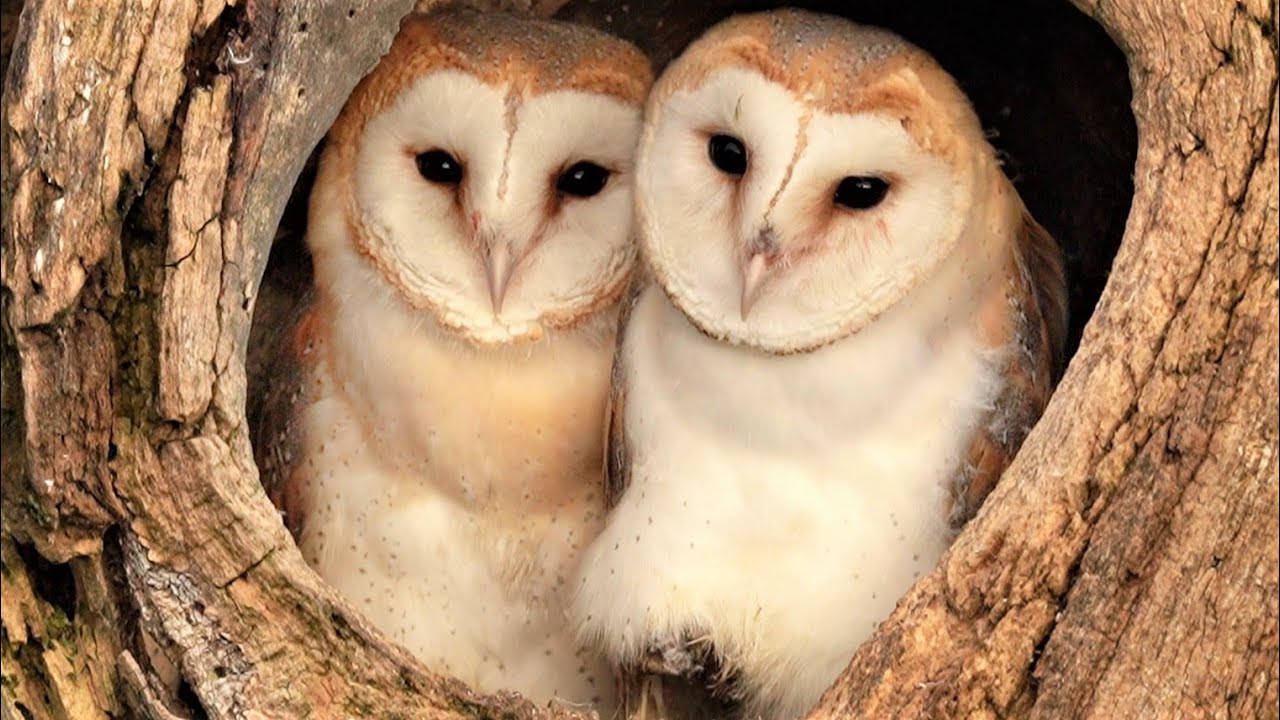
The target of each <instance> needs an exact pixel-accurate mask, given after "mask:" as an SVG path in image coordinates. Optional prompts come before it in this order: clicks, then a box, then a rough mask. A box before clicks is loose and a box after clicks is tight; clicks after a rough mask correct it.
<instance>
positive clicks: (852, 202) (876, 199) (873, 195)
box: [835, 177, 889, 210]
mask: <svg viewBox="0 0 1280 720" xmlns="http://www.w3.org/2000/svg"><path fill="white" fill-rule="evenodd" d="M887 192H889V183H887V182H885V181H884V180H882V179H880V178H878V177H847V178H845V179H843V180H841V181H840V184H839V185H838V186H836V198H835V200H836V204H837V205H843V206H845V207H847V208H849V209H850V210H867V209H869V208H873V207H875V206H877V205H879V204H880V201H881V200H884V196H885V193H887Z"/></svg>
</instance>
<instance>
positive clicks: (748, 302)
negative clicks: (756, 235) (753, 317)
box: [738, 253, 769, 320]
mask: <svg viewBox="0 0 1280 720" xmlns="http://www.w3.org/2000/svg"><path fill="white" fill-rule="evenodd" d="M768 268H769V258H768V257H766V256H765V254H764V253H756V254H754V255H752V256H751V259H750V260H748V261H747V264H746V265H744V266H743V268H742V303H741V304H740V305H739V306H738V310H739V312H741V313H742V319H743V320H746V319H747V316H748V315H750V314H751V306H752V305H755V304H756V297H758V296H759V295H760V284H761V281H762V280H764V276H765V271H766V270H768Z"/></svg>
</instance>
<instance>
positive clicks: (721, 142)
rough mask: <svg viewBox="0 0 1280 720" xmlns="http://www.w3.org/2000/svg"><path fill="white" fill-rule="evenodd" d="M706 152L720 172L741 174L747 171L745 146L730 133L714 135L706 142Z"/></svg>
mask: <svg viewBox="0 0 1280 720" xmlns="http://www.w3.org/2000/svg"><path fill="white" fill-rule="evenodd" d="M707 152H708V153H709V154H710V155H711V162H712V163H713V164H714V165H715V166H716V167H718V168H720V171H721V172H725V173H728V174H730V175H742V174H743V173H745V172H746V171H747V148H746V146H745V145H743V144H742V141H741V140H739V139H738V138H736V137H733V136H731V135H715V136H713V137H712V138H711V142H710V143H708V144H707Z"/></svg>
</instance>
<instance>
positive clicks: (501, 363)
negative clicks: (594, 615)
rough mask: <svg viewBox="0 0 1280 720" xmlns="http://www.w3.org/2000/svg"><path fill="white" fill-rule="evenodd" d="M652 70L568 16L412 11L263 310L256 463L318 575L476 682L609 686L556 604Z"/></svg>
mask: <svg viewBox="0 0 1280 720" xmlns="http://www.w3.org/2000/svg"><path fill="white" fill-rule="evenodd" d="M650 81H651V71H650V69H649V65H648V61H647V60H646V58H645V57H644V56H643V55H642V54H641V53H640V52H639V51H638V50H636V49H635V48H634V47H632V46H631V45H629V44H627V43H625V42H622V41H620V40H617V39H614V38H612V37H609V36H607V35H604V34H602V33H599V32H596V31H592V30H588V29H586V28H582V27H576V26H571V25H567V24H562V23H557V22H552V21H544V20H535V19H529V18H522V17H516V16H512V15H507V14H501V13H482V12H477V11H473V10H467V9H443V10H436V11H432V12H429V13H426V14H419V15H413V16H410V17H409V18H408V19H407V20H406V21H405V22H404V25H403V26H402V28H401V31H400V33H399V35H398V36H397V37H396V39H395V41H394V43H393V44H392V47H391V49H390V51H389V53H388V54H387V55H386V57H385V58H383V59H382V61H381V62H380V63H379V65H378V66H377V67H376V68H375V69H374V70H373V71H372V72H371V74H370V75H369V76H368V77H366V78H365V79H364V80H363V81H362V82H361V83H360V85H359V86H358V87H357V88H356V90H355V92H354V94H353V95H352V96H351V98H350V100H349V101H348V102H347V104H346V106H345V108H344V109H343V111H342V113H341V115H340V116H339V118H338V120H337V122H336V123H335V125H334V126H333V128H332V130H331V131H330V133H329V135H328V139H327V144H326V146H325V149H324V152H323V156H322V158H321V161H320V166H319V171H318V176H317V179H316V183H315V187H314V190H313V192H312V195H311V206H310V216H309V223H308V228H307V237H306V240H307V245H308V247H309V248H310V251H311V255H312V258H313V261H314V268H315V290H314V298H313V300H312V301H311V302H310V303H309V304H308V305H307V306H306V310H305V312H304V313H303V314H302V315H301V318H300V319H299V321H298V322H297V324H296V325H295V326H294V327H292V328H290V329H287V330H285V331H282V332H280V333H278V336H279V337H281V338H284V337H288V338H289V341H288V342H282V343H280V344H279V347H280V348H281V349H280V351H279V358H278V360H279V363H278V364H279V365H280V366H281V367H289V368H291V370H290V371H288V372H286V371H283V370H282V371H281V372H280V374H279V375H278V376H277V377H276V379H275V380H274V381H273V382H269V383H267V393H268V396H267V401H266V402H265V403H264V404H265V405H266V406H267V407H266V408H265V409H264V410H263V411H262V412H261V413H260V414H261V415H263V417H264V421H263V422H261V423H260V424H259V428H258V430H257V434H258V437H259V438H261V439H262V442H258V443H257V448H258V451H259V458H260V465H261V466H262V468H263V472H264V474H265V475H267V476H268V478H267V480H268V486H269V487H271V488H273V489H274V490H275V495H276V497H277V499H278V501H279V502H280V504H281V505H282V507H283V509H284V511H285V515H286V520H287V521H288V523H289V524H290V526H291V528H292V529H293V530H294V531H295V533H296V535H297V537H298V543H299V546H300V548H301V550H302V553H303V555H304V557H305V558H306V559H307V561H308V562H309V563H310V564H311V565H312V566H313V567H315V569H316V570H317V571H318V572H319V574H320V575H321V576H323V577H324V578H325V579H326V580H327V581H328V582H329V583H331V584H332V585H333V586H335V587H336V588H337V589H338V590H339V591H340V592H341V594H342V595H344V596H345V597H346V598H347V599H348V600H349V601H350V602H351V604H352V605H353V606H354V607H355V608H357V609H358V610H360V611H361V612H362V613H363V614H364V616H365V617H367V618H368V619H369V620H371V621H372V623H373V624H374V625H375V626H377V627H378V628H380V629H381V630H382V631H383V632H384V633H385V634H386V635H388V636H389V637H390V638H391V639H393V640H395V641H397V642H399V643H401V644H402V645H404V646H405V647H407V648H408V649H409V650H411V651H412V652H413V653H415V654H416V655H417V656H418V657H419V658H421V659H422V660H423V661H425V662H426V663H427V665H429V666H430V667H431V668H433V669H434V670H436V671H438V672H441V673H445V674H449V675H453V676H456V677H458V678H460V679H462V680H464V681H466V682H468V683H470V684H471V685H472V686H474V687H476V688H478V689H480V690H484V691H496V690H517V691H520V692H522V693H524V694H525V695H527V696H529V697H530V698H532V699H534V700H537V701H540V702H543V701H546V700H549V699H551V698H562V699H566V700H570V701H573V702H578V703H588V702H593V701H598V700H603V701H605V702H607V698H608V696H609V695H610V694H611V692H612V688H613V681H612V678H611V676H610V675H609V673H608V671H607V668H606V667H605V666H604V665H603V664H602V663H601V662H599V661H598V660H596V659H595V658H594V657H593V656H590V655H588V654H587V653H585V652H583V651H581V650H579V648H578V647H577V645H576V643H575V638H574V635H573V630H572V628H571V627H570V625H569V624H568V621H567V618H566V605H567V600H568V597H569V591H568V590H569V588H568V578H569V577H570V576H571V575H572V573H573V571H574V568H575V567H576V564H577V560H578V557H579V555H580V552H581V550H582V549H583V548H584V547H585V545H586V543H587V542H589V541H590V540H591V539H592V538H593V537H594V536H595V535H596V534H597V533H598V532H599V530H600V527H601V525H602V522H603V513H604V509H603V506H602V501H601V490H600V485H601V462H600V458H601V457H602V452H603V450H602V445H601V443H602V433H601V427H602V424H603V418H604V412H605V405H606V397H607V392H608V387H609V373H610V367H611V364H612V358H613V353H614V348H615V345H616V343H615V334H616V328H617V317H618V305H619V301H620V298H621V295H622V293H623V290H624V288H625V286H626V282H627V279H628V277H629V275H630V273H631V270H632V265H633V263H634V259H635V255H636V250H635V245H634V241H633V235H632V185H633V183H634V180H633V178H634V168H633V163H632V157H633V152H634V149H635V145H636V141H637V138H638V136H639V133H640V129H641V116H642V105H643V102H644V98H645V96H646V92H647V90H648V87H649V83H650ZM291 380H296V381H297V386H296V387H294V386H292V385H291ZM276 401H278V402H276Z"/></svg>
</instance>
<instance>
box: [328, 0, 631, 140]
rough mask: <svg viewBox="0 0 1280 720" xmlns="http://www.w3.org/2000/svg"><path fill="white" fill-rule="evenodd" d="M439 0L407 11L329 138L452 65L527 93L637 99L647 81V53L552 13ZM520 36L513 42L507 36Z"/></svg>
mask: <svg viewBox="0 0 1280 720" xmlns="http://www.w3.org/2000/svg"><path fill="white" fill-rule="evenodd" d="M478 12H480V11H478V10H474V9H471V8H465V7H446V8H441V9H437V10H432V11H430V12H426V13H414V14H411V15H409V16H407V17H406V18H405V19H404V21H403V22H402V23H401V28H400V32H399V34H398V35H396V39H395V41H394V42H392V44H391V49H390V50H388V51H387V55H386V56H385V57H384V58H383V60H382V61H381V62H380V63H379V64H378V67H377V68H375V69H374V70H373V72H371V73H370V74H369V75H368V76H366V77H365V78H364V79H363V80H361V81H360V84H359V85H357V86H356V89H355V91H354V92H353V93H352V95H351V98H350V99H349V100H348V101H347V104H346V106H345V107H344V108H343V110H342V113H341V115H339V116H338V120H337V122H335V123H334V126H333V129H332V130H331V131H330V134H329V140H330V142H332V143H343V142H352V141H354V140H355V137H356V135H357V134H358V133H359V132H360V129H361V128H363V127H364V125H365V123H366V122H368V120H369V118H372V117H374V116H375V115H377V114H378V113H379V112H381V111H382V110H383V109H385V108H386V107H387V106H388V105H389V104H390V103H392V102H394V101H395V99H396V98H397V97H399V96H400V95H401V93H403V92H404V91H405V90H406V89H407V88H408V87H409V85H410V84H411V83H413V82H414V81H415V80H416V79H418V78H420V77H422V75H424V74H426V73H428V72H432V71H439V70H457V71H460V72H465V73H467V74H468V75H472V76H475V77H477V78H480V79H481V80H483V81H485V82H489V83H492V84H495V85H500V84H504V83H508V84H512V85H515V86H519V87H520V88H521V89H523V90H524V91H525V92H526V93H527V94H529V95H540V94H543V93H548V92H555V91H557V90H579V91H582V92H587V93H595V94H600V95H609V96H612V97H615V98H617V99H619V100H621V101H623V102H625V103H629V104H634V105H642V104H643V103H644V100H645V97H646V95H647V94H648V90H649V85H650V84H651V83H652V82H653V69H652V67H651V66H650V64H649V60H648V58H646V57H645V56H644V54H643V53H641V52H640V51H639V50H638V49H637V48H636V47H635V46H633V45H631V44H630V43H627V42H626V41H624V40H621V39H618V38H615V37H613V36H611V35H608V34H606V33H602V32H599V31H597V30H593V29H591V28H587V27H582V26H579V25H571V24H568V23H562V22H556V21H554V20H541V19H535V18H524V17H516V16H514V15H509V14H506V13H498V12H495V13H486V14H485V18H484V22H476V21H475V18H474V17H473V16H474V15H475V14H476V13H478ZM513 37H519V38H521V41H520V42H518V43H513V42H511V41H510V39H511V38H513Z"/></svg>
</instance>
